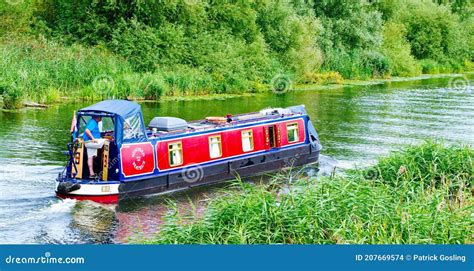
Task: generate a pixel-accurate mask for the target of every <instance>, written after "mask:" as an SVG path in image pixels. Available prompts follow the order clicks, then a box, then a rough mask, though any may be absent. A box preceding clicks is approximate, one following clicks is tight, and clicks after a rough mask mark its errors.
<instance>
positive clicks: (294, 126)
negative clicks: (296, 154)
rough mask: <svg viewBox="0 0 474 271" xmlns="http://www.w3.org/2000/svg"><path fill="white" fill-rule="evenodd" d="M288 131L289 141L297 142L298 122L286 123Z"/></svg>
mask: <svg viewBox="0 0 474 271" xmlns="http://www.w3.org/2000/svg"><path fill="white" fill-rule="evenodd" d="M286 132H287V134H288V143H292V142H297V141H298V140H299V138H298V123H288V124H287V125H286Z"/></svg>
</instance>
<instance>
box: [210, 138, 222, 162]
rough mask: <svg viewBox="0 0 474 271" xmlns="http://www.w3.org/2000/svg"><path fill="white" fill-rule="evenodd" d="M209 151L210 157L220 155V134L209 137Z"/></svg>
mask: <svg viewBox="0 0 474 271" xmlns="http://www.w3.org/2000/svg"><path fill="white" fill-rule="evenodd" d="M209 153H210V156H211V158H217V157H221V156H222V143H221V136H220V135H218V136H210V137H209Z"/></svg>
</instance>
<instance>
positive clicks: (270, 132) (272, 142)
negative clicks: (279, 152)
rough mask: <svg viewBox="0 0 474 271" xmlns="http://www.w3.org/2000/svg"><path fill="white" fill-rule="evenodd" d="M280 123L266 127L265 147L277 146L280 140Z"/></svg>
mask: <svg viewBox="0 0 474 271" xmlns="http://www.w3.org/2000/svg"><path fill="white" fill-rule="evenodd" d="M279 132H280V131H279V127H278V125H269V126H266V127H265V147H266V149H267V150H269V149H273V148H277V147H278V146H279V142H280V140H279V139H280V133H279Z"/></svg>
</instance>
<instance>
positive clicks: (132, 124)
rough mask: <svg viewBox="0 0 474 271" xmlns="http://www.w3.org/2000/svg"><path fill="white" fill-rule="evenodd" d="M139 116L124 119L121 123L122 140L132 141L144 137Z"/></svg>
mask: <svg viewBox="0 0 474 271" xmlns="http://www.w3.org/2000/svg"><path fill="white" fill-rule="evenodd" d="M143 131H144V129H143V126H142V119H141V117H140V114H135V115H134V116H132V117H129V118H126V119H125V121H124V123H123V139H124V140H127V141H133V140H134V139H140V138H143V137H145V133H144V132H143Z"/></svg>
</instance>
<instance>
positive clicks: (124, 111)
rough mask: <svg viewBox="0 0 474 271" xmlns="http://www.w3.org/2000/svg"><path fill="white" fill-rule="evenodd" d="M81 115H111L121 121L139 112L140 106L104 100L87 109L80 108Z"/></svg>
mask: <svg viewBox="0 0 474 271" xmlns="http://www.w3.org/2000/svg"><path fill="white" fill-rule="evenodd" d="M79 112H83V113H101V112H104V113H111V114H115V115H119V116H120V117H122V118H123V119H126V118H129V117H131V116H134V115H136V114H137V113H139V112H141V108H140V105H139V104H137V103H135V102H131V101H126V100H105V101H102V102H98V103H96V104H93V105H90V106H88V107H85V108H82V109H81V110H79Z"/></svg>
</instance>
